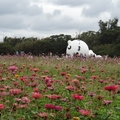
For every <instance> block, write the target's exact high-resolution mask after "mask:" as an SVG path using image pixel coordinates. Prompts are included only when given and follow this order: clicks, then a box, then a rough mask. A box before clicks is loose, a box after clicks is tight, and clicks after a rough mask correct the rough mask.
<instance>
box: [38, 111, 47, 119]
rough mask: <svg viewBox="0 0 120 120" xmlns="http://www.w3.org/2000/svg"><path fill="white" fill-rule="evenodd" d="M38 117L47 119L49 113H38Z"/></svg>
mask: <svg viewBox="0 0 120 120" xmlns="http://www.w3.org/2000/svg"><path fill="white" fill-rule="evenodd" d="M38 116H40V117H42V118H46V117H47V116H48V113H46V112H41V113H38Z"/></svg>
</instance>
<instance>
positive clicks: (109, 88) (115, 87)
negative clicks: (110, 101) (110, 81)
mask: <svg viewBox="0 0 120 120" xmlns="http://www.w3.org/2000/svg"><path fill="white" fill-rule="evenodd" d="M117 89H118V86H117V85H110V86H105V87H104V90H108V91H113V92H115V91H116V90H117Z"/></svg>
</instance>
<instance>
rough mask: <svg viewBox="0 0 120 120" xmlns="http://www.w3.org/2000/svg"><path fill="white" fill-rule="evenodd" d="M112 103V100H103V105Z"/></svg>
mask: <svg viewBox="0 0 120 120" xmlns="http://www.w3.org/2000/svg"><path fill="white" fill-rule="evenodd" d="M111 103H112V100H103V105H109V104H111Z"/></svg>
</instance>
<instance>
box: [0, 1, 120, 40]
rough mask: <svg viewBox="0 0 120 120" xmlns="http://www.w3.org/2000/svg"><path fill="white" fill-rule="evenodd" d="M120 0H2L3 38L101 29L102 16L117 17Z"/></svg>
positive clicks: (0, 24) (0, 37)
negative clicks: (99, 23)
mask: <svg viewBox="0 0 120 120" xmlns="http://www.w3.org/2000/svg"><path fill="white" fill-rule="evenodd" d="M119 11H120V0H0V41H2V40H3V38H4V36H8V37H38V38H44V37H49V36H51V35H59V34H68V35H72V36H75V35H76V34H77V33H81V32H83V31H89V30H93V31H98V29H99V25H98V22H99V20H102V21H104V22H106V21H108V20H109V19H113V18H115V17H117V18H118V19H119V23H120V12H119Z"/></svg>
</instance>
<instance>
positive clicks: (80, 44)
mask: <svg viewBox="0 0 120 120" xmlns="http://www.w3.org/2000/svg"><path fill="white" fill-rule="evenodd" d="M66 54H67V56H70V57H73V56H74V55H75V54H78V56H81V55H82V56H83V57H86V56H88V55H89V48H88V45H87V44H86V43H85V42H84V41H82V40H73V41H71V40H69V41H68V46H67V49H66Z"/></svg>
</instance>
